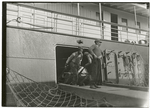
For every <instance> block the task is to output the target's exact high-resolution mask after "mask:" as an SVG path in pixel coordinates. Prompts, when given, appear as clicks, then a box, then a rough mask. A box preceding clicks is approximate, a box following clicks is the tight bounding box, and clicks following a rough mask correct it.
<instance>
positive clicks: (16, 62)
mask: <svg viewBox="0 0 150 108" xmlns="http://www.w3.org/2000/svg"><path fill="white" fill-rule="evenodd" d="M7 67H9V68H10V69H11V70H14V71H16V72H18V73H20V74H22V75H24V76H25V77H28V78H30V79H32V80H34V81H37V82H47V81H49V82H53V81H55V80H56V73H55V72H56V69H55V60H45V59H31V58H29V59H26V58H7Z"/></svg>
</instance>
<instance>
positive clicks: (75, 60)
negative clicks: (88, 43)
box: [65, 47, 83, 85]
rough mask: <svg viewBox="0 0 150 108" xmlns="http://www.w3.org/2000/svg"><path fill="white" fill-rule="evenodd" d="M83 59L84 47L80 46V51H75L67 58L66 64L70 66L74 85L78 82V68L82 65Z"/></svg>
mask: <svg viewBox="0 0 150 108" xmlns="http://www.w3.org/2000/svg"><path fill="white" fill-rule="evenodd" d="M82 59H83V48H82V47H78V51H76V52H73V53H72V54H71V55H70V56H69V57H68V59H67V61H66V64H65V66H67V65H69V66H70V72H71V73H72V76H73V79H72V82H70V83H71V84H72V85H76V84H77V82H78V70H79V68H80V66H81V61H82Z"/></svg>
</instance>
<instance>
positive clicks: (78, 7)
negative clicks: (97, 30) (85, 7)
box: [76, 3, 80, 35]
mask: <svg viewBox="0 0 150 108" xmlns="http://www.w3.org/2000/svg"><path fill="white" fill-rule="evenodd" d="M77 9H78V10H77V11H78V16H80V4H79V3H77ZM76 23H77V26H76V27H77V35H80V33H79V31H80V25H79V18H77V19H76Z"/></svg>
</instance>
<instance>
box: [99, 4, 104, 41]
mask: <svg viewBox="0 0 150 108" xmlns="http://www.w3.org/2000/svg"><path fill="white" fill-rule="evenodd" d="M99 20H100V36H101V38H102V39H104V36H103V33H102V30H103V29H102V22H101V21H102V7H101V3H99Z"/></svg>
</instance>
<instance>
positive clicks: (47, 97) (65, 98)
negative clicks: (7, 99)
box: [7, 68, 112, 107]
mask: <svg viewBox="0 0 150 108" xmlns="http://www.w3.org/2000/svg"><path fill="white" fill-rule="evenodd" d="M7 85H8V86H9V88H10V90H11V92H12V93H13V96H14V98H15V100H16V104H17V106H23V107H99V106H104V107H110V106H112V105H111V104H110V103H108V102H107V100H106V98H105V97H104V98H102V99H101V101H98V100H94V99H93V100H92V99H91V100H90V99H85V98H83V97H80V96H78V95H76V94H73V93H71V92H67V91H64V90H62V89H60V88H58V86H56V87H51V86H48V85H46V84H42V83H37V82H35V81H33V80H31V79H29V78H27V77H25V76H23V75H21V74H19V73H18V72H16V71H13V70H11V69H8V68H7Z"/></svg>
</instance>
